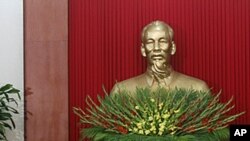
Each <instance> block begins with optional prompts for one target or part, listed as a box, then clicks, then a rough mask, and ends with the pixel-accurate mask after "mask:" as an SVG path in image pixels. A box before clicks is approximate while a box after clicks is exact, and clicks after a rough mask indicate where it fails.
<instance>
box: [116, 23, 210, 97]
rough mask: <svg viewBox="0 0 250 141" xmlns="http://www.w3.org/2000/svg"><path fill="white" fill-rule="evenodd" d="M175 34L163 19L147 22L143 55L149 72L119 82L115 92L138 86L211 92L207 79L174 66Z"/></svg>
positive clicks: (143, 34) (143, 38) (142, 36)
mask: <svg viewBox="0 0 250 141" xmlns="http://www.w3.org/2000/svg"><path fill="white" fill-rule="evenodd" d="M173 36H174V32H173V29H172V28H171V27H170V26H169V25H168V24H166V23H164V22H162V21H154V22H152V23H150V24H148V25H146V26H145V27H144V28H143V30H142V35H141V40H142V44H141V54H142V56H143V57H145V58H146V59H147V70H146V72H145V73H143V74H141V75H139V76H136V77H133V78H130V79H127V80H124V81H122V82H118V83H116V84H115V85H114V87H113V89H112V92H117V91H119V90H128V91H130V92H134V91H135V90H136V88H145V87H149V88H152V89H155V88H158V87H164V88H166V89H175V88H184V89H194V90H204V91H208V90H209V89H208V86H207V84H206V83H205V82H204V81H202V80H200V79H197V78H194V77H191V76H187V75H185V74H182V73H179V72H176V71H174V69H173V68H172V66H171V65H170V58H171V56H172V55H174V54H175V52H176V46H175V43H174V41H173Z"/></svg>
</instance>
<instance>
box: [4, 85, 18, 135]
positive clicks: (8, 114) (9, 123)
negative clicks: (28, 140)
mask: <svg viewBox="0 0 250 141" xmlns="http://www.w3.org/2000/svg"><path fill="white" fill-rule="evenodd" d="M19 92H20V91H19V90H18V89H16V88H14V87H13V86H12V85H11V84H6V85H4V86H2V87H0V140H7V138H6V136H5V132H6V129H10V130H12V129H13V128H15V122H14V121H13V119H12V114H18V111H17V110H16V109H15V108H13V107H12V106H10V105H9V104H10V103H15V104H16V105H17V102H16V100H15V98H13V96H14V95H18V98H19V99H21V97H20V94H19Z"/></svg>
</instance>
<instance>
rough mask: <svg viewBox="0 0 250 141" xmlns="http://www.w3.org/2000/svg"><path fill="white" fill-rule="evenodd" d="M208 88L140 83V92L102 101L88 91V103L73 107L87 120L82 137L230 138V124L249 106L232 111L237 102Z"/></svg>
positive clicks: (113, 140) (120, 140) (112, 140)
mask: <svg viewBox="0 0 250 141" xmlns="http://www.w3.org/2000/svg"><path fill="white" fill-rule="evenodd" d="M219 95H220V93H218V94H216V95H212V94H210V93H209V92H203V91H195V90H185V89H175V90H166V89H164V88H159V89H157V90H154V91H152V90H150V89H148V88H138V89H137V91H136V92H135V93H130V92H128V91H120V92H119V93H114V94H112V95H108V94H107V93H106V96H105V97H104V98H101V97H100V96H98V101H99V104H97V103H95V102H94V101H93V100H92V99H91V98H90V97H87V99H86V103H87V105H88V108H86V110H85V111H84V110H82V109H81V108H74V113H75V114H76V115H78V116H79V117H80V122H81V123H82V124H83V125H87V124H89V125H91V127H89V128H84V129H83V130H82V131H81V136H82V139H84V138H90V139H92V140H94V141H99V140H103V141H128V140H130V141H139V140H141V141H144V140H148V141H151V140H152V141H154V140H159V141H179V140H182V141H189V140H190V141H193V140H203V141H206V140H211V141H214V140H226V139H228V138H229V131H228V129H227V128H226V127H227V126H228V124H229V123H230V122H231V121H233V120H235V119H236V118H237V117H239V116H240V115H242V114H243V113H244V112H242V113H239V114H235V115H227V113H228V112H229V111H230V110H231V109H232V108H233V107H234V106H230V104H231V102H232V98H231V99H230V100H229V101H228V102H227V103H220V102H219Z"/></svg>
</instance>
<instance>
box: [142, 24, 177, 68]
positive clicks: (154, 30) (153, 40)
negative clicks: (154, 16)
mask: <svg viewBox="0 0 250 141" xmlns="http://www.w3.org/2000/svg"><path fill="white" fill-rule="evenodd" d="M173 36H174V32H173V29H172V28H171V27H170V26H169V25H167V24H166V23H164V22H162V21H153V22H151V23H149V24H148V25H146V26H145V27H144V28H143V30H142V35H141V40H142V44H141V53H142V56H144V57H146V58H147V61H148V65H150V66H153V65H155V66H156V67H157V68H158V69H160V70H164V69H165V68H166V67H167V66H168V65H169V61H170V56H171V55H174V54H175V51H176V47H175V44H174V41H173Z"/></svg>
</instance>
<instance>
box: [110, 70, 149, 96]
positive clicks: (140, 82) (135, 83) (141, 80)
mask: <svg viewBox="0 0 250 141" xmlns="http://www.w3.org/2000/svg"><path fill="white" fill-rule="evenodd" d="M144 86H146V74H141V75H138V76H135V77H132V78H129V79H126V80H123V81H120V82H117V83H116V84H115V85H114V86H113V88H112V90H111V92H118V91H119V90H129V91H134V90H135V89H136V88H138V87H144Z"/></svg>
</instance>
